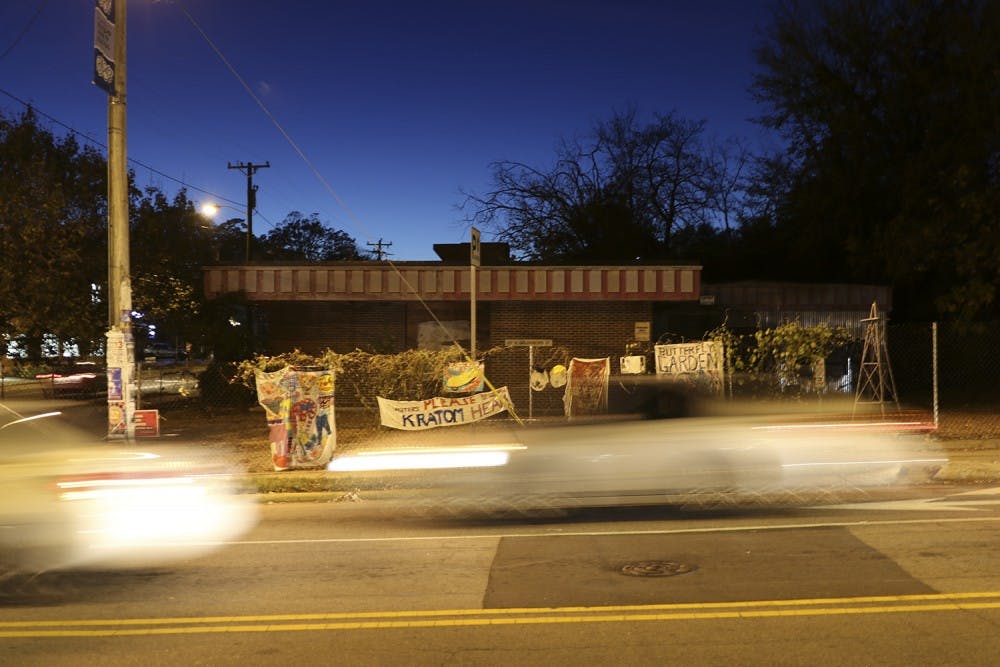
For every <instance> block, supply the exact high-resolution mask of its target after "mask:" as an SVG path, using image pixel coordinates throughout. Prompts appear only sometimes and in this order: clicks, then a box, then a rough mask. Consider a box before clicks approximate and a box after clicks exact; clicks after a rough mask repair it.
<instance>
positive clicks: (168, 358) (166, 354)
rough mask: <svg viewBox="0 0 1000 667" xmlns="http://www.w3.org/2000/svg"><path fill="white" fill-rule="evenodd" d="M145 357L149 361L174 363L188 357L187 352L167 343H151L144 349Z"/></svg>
mask: <svg viewBox="0 0 1000 667" xmlns="http://www.w3.org/2000/svg"><path fill="white" fill-rule="evenodd" d="M143 359H144V360H145V361H147V362H154V363H156V362H160V363H172V362H175V361H184V360H185V359H187V353H186V352H185V351H184V350H183V349H181V348H179V347H176V346H173V345H168V344H166V343H150V344H148V345H147V346H146V347H145V348H144V349H143Z"/></svg>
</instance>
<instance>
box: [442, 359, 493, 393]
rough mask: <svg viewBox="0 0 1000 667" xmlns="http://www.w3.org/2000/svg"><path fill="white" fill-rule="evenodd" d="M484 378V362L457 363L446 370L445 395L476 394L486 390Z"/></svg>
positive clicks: (449, 365) (453, 363)
mask: <svg viewBox="0 0 1000 667" xmlns="http://www.w3.org/2000/svg"><path fill="white" fill-rule="evenodd" d="M484 378H485V372H484V370H483V363H482V362H476V361H455V362H452V363H450V364H448V368H446V369H445V372H444V387H443V389H442V391H443V392H444V393H445V394H474V393H476V392H477V391H482V390H483V389H484V388H485V385H486V383H485V382H484V381H483V380H484Z"/></svg>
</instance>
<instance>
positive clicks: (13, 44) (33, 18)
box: [0, 0, 48, 60]
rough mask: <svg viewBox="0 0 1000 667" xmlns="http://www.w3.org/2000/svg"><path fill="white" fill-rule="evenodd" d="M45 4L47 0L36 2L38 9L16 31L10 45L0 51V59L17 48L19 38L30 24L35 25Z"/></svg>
mask: <svg viewBox="0 0 1000 667" xmlns="http://www.w3.org/2000/svg"><path fill="white" fill-rule="evenodd" d="M47 4H48V0H41V2H39V3H38V9H36V10H35V13H34V14H32V16H31V18H30V19H28V22H27V23H25V24H24V27H23V28H21V31H20V32H19V33H17V36H16V37H14V41H12V42H11V43H10V46H8V47H7V48H6V49H4V51H3V53H0V60H3V59H4V58H6V57H7V55H8V54H9V53H10V52H11V51H13V50H14V49H15V48H17V45H18V44H20V43H21V40H22V39H24V36H25V35H27V34H28V31H29V30H31V26H33V25H35V21H37V20H38V17H39V16H41V15H42V12H43V11H45V5H47Z"/></svg>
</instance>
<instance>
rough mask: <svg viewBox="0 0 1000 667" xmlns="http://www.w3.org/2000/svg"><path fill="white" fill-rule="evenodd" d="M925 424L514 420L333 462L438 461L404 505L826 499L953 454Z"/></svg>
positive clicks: (499, 508)
mask: <svg viewBox="0 0 1000 667" xmlns="http://www.w3.org/2000/svg"><path fill="white" fill-rule="evenodd" d="M917 426H919V425H917V424H904V423H887V422H884V421H864V420H858V421H839V422H836V421H834V422H826V421H823V420H821V419H818V418H811V419H803V418H802V416H801V415H784V416H779V415H731V414H726V415H716V416H694V417H682V418H652V419H650V418H647V419H635V418H621V419H611V420H601V421H596V422H589V423H572V422H571V423H569V424H561V425H552V426H527V427H523V428H519V429H511V430H510V431H508V432H507V433H506V434H505V435H506V436H507V437H505V438H504V439H503V440H500V439H497V440H495V441H494V444H487V443H481V444H477V445H474V446H467V445H459V446H456V447H445V446H438V447H435V448H433V449H427V450H422V449H411V450H407V451H405V452H401V451H395V452H385V453H378V452H368V453H364V454H360V455H357V456H355V457H353V459H351V458H346V459H345V458H343V457H342V458H340V459H334V461H332V462H331V463H330V465H329V468H330V469H331V470H338V469H340V470H355V471H356V470H365V469H369V470H371V469H382V470H390V469H392V466H393V465H397V468H404V467H409V468H411V469H425V470H426V469H430V468H437V470H431V471H430V472H424V473H421V475H422V476H423V477H424V478H425V479H426V480H427V484H426V486H427V487H428V489H429V491H428V492H426V493H422V494H421V495H420V496H419V497H414V498H409V499H407V501H406V502H408V503H411V504H416V503H423V504H424V505H425V506H426V509H428V510H432V511H439V510H445V511H447V512H449V513H453V514H483V513H485V514H491V515H492V514H498V513H501V514H502V513H506V512H515V513H533V512H535V511H538V510H551V509H557V510H565V509H572V508H584V507H612V506H638V505H679V506H687V507H736V506H741V505H755V506H760V505H789V504H801V503H822V502H829V501H841V500H846V499H849V498H851V499H853V498H857V497H858V496H859V494H860V495H863V494H866V493H867V492H868V490H870V489H872V488H873V487H886V486H893V485H896V484H899V483H900V479H901V475H900V473H901V472H902V471H903V468H904V466H907V465H912V466H925V467H928V468H930V467H933V466H936V465H940V464H942V463H943V462H945V461H946V459H945V458H942V457H941V455H940V453H939V452H938V450H937V449H936V448H935V447H934V445H933V443H930V442H928V441H927V440H926V439H925V438H913V437H908V435H909V434H910V432H911V431H912V430H916V428H917ZM497 435H500V432H498V433H497ZM392 461H398V464H393V463H391V462H392Z"/></svg>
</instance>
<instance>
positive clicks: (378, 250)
mask: <svg viewBox="0 0 1000 667" xmlns="http://www.w3.org/2000/svg"><path fill="white" fill-rule="evenodd" d="M368 245H370V246H371V247H372V248H375V258H376V259H377V260H379V261H380V262H381V261H382V260H383V259H385V257H386V256H388V255H391V254H392V253H391V252H389V251H387V250H383V249H382V248H383V247H386V248H388V247H389V246H391V245H392V241H383V240H382V237H379V240H378V241H377V242H375V243H369V244H368Z"/></svg>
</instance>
